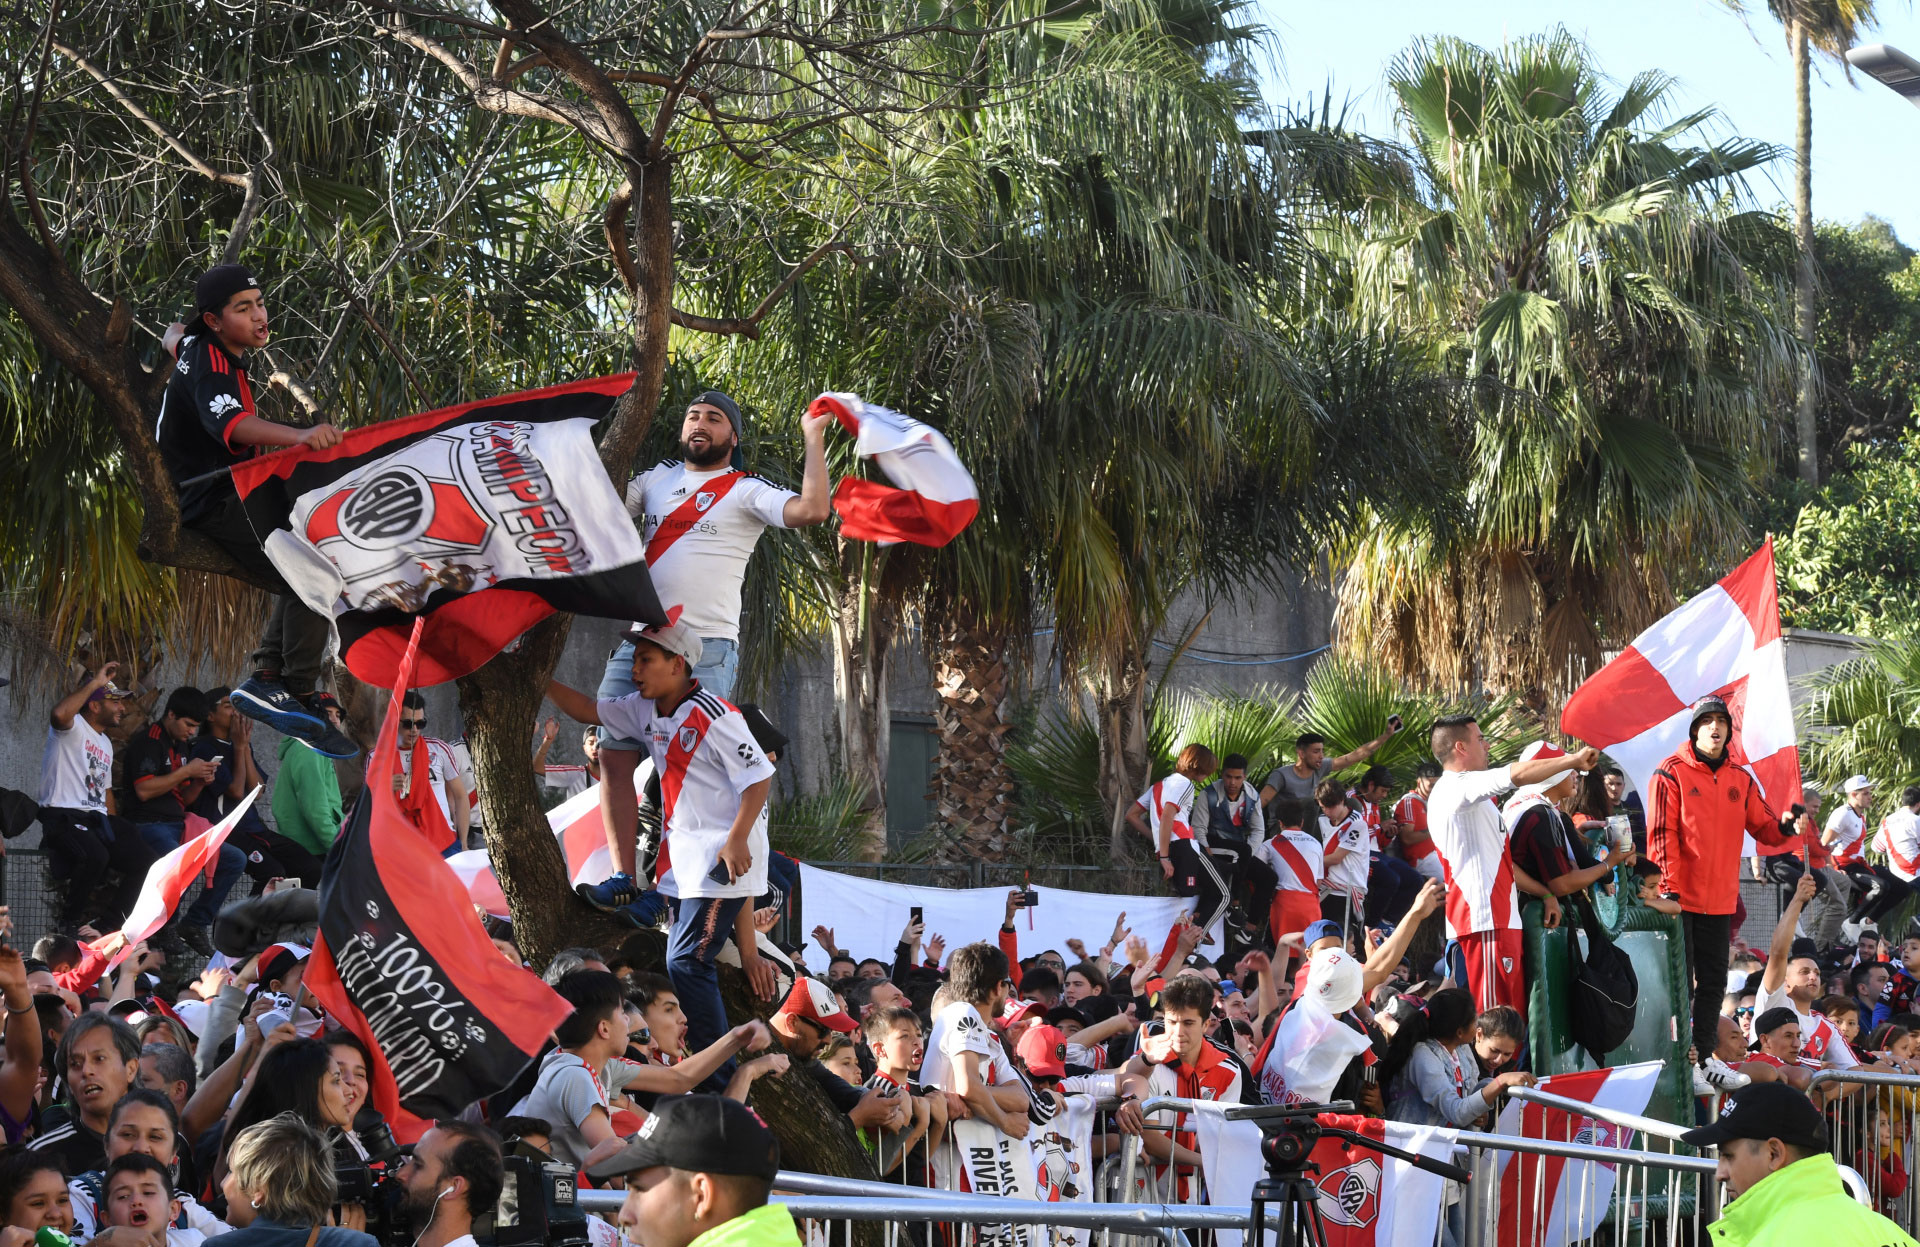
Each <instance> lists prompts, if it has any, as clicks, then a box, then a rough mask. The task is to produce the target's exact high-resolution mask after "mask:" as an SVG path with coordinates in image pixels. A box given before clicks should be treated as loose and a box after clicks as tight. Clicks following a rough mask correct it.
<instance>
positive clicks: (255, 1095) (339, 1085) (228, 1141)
mask: <svg viewBox="0 0 1920 1247" xmlns="http://www.w3.org/2000/svg"><path fill="white" fill-rule="evenodd" d="M288 1113H291V1114H292V1115H293V1116H295V1117H298V1118H299V1119H300V1120H301V1121H303V1122H305V1123H306V1124H307V1125H308V1126H310V1127H312V1128H313V1129H314V1130H316V1131H318V1132H320V1135H321V1137H322V1138H324V1139H325V1140H326V1142H327V1145H328V1146H329V1147H330V1148H331V1149H332V1152H333V1154H334V1156H335V1157H337V1158H338V1159H340V1160H342V1161H350V1160H365V1159H366V1158H367V1154H368V1150H367V1147H366V1145H365V1144H364V1143H363V1142H362V1141H361V1139H360V1136H359V1135H358V1133H356V1132H355V1130H354V1117H355V1109H354V1106H353V1105H352V1104H351V1103H350V1102H349V1094H348V1090H347V1082H346V1079H345V1078H344V1077H342V1075H341V1072H340V1068H339V1065H338V1063H337V1062H336V1060H335V1058H334V1050H333V1049H331V1048H329V1047H328V1046H327V1045H326V1044H325V1043H324V1042H322V1041H321V1040H318V1039H291V1040H287V1041H286V1042H284V1043H280V1044H278V1045H276V1046H274V1047H272V1048H270V1049H268V1050H267V1051H266V1053H265V1054H263V1055H262V1056H261V1058H260V1061H259V1065H258V1067H257V1069H256V1072H255V1075H254V1078H253V1081H252V1085H251V1086H250V1087H248V1088H247V1090H246V1091H245V1092H244V1093H242V1096H241V1099H240V1103H239V1104H238V1105H237V1106H235V1108H234V1110H233V1113H232V1114H231V1116H230V1117H229V1118H228V1120H227V1123H226V1130H225V1134H224V1136H223V1137H222V1139H221V1144H220V1159H219V1161H218V1162H217V1163H216V1164H215V1165H214V1167H213V1175H212V1180H213V1183H214V1184H215V1185H217V1186H220V1187H221V1189H223V1190H224V1189H225V1181H226V1177H227V1175H228V1173H229V1171H230V1170H231V1169H232V1165H233V1161H232V1152H233V1148H234V1147H235V1146H237V1144H238V1140H239V1136H240V1135H241V1134H242V1133H244V1132H245V1131H246V1129H247V1128H248V1127H249V1126H255V1125H258V1124H260V1123H261V1122H265V1121H270V1120H272V1119H274V1118H277V1117H280V1116H282V1115H284V1114H288ZM361 1124H362V1125H363V1126H368V1125H369V1124H370V1123H368V1122H366V1121H363V1122H362V1123H361ZM227 1211H228V1213H229V1214H231V1213H232V1211H233V1210H232V1208H231V1207H229V1208H228V1209H227ZM230 1223H232V1224H237V1223H233V1222H230Z"/></svg>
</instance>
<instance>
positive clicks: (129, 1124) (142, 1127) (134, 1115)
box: [67, 1087, 229, 1247]
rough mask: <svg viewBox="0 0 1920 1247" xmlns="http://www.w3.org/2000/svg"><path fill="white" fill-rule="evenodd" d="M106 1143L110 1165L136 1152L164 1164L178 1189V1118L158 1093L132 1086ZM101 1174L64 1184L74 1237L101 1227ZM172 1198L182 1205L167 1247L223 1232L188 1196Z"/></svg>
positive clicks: (180, 1246) (186, 1245)
mask: <svg viewBox="0 0 1920 1247" xmlns="http://www.w3.org/2000/svg"><path fill="white" fill-rule="evenodd" d="M106 1145H107V1163H108V1164H112V1163H113V1162H114V1161H116V1160H118V1159H119V1158H120V1157H122V1156H125V1155H127V1154H128V1153H130V1152H139V1153H141V1154H143V1155H146V1156H151V1157H153V1158H154V1159H155V1160H157V1161H159V1162H160V1163H161V1164H163V1165H165V1166H167V1168H168V1169H169V1170H171V1171H172V1172H173V1174H174V1179H175V1180H174V1185H175V1186H180V1185H182V1183H181V1182H180V1180H179V1162H180V1160H181V1157H180V1154H179V1147H180V1117H179V1114H178V1113H176V1112H175V1111H174V1107H173V1101H172V1100H169V1099H168V1098H167V1097H166V1096H164V1095H162V1094H160V1093H159V1092H158V1091H149V1090H147V1089H146V1088H145V1087H135V1088H134V1089H133V1090H131V1091H129V1092H127V1094H126V1098H124V1099H122V1100H121V1101H120V1103H118V1104H116V1105H114V1106H113V1116H112V1118H111V1119H110V1120H109V1121H108V1123H107V1140H106ZM105 1172H106V1171H105V1170H104V1169H100V1170H93V1171H91V1172H88V1173H83V1174H81V1175H80V1176H79V1177H77V1178H75V1179H73V1181H71V1182H69V1183H68V1184H67V1190H68V1192H69V1193H70V1194H71V1195H72V1197H73V1222H74V1224H75V1225H76V1226H78V1227H79V1234H78V1235H76V1237H78V1236H86V1237H91V1236H92V1235H93V1232H94V1230H95V1229H96V1228H97V1226H98V1224H99V1211H98V1210H99V1207H100V1203H101V1198H102V1194H103V1190H102V1186H101V1181H102V1177H103V1175H104V1174H105ZM174 1198H175V1199H177V1200H179V1201H180V1216H179V1218H178V1219H177V1220H176V1221H175V1222H174V1224H173V1225H172V1226H171V1227H169V1229H168V1230H167V1244H168V1247H194V1245H195V1244H197V1243H199V1242H200V1241H201V1240H202V1239H206V1238H212V1237H213V1236H214V1235H216V1234H225V1233H226V1232H227V1230H228V1228H229V1227H228V1226H227V1224H226V1222H224V1221H222V1220H220V1219H219V1218H218V1217H216V1216H214V1215H213V1213H211V1212H209V1211H208V1210H207V1209H206V1208H205V1207H204V1206H202V1205H201V1203H200V1202H199V1201H198V1200H196V1199H195V1198H194V1197H193V1196H192V1195H190V1194H187V1193H185V1192H183V1191H178V1190H176V1191H175V1193H174Z"/></svg>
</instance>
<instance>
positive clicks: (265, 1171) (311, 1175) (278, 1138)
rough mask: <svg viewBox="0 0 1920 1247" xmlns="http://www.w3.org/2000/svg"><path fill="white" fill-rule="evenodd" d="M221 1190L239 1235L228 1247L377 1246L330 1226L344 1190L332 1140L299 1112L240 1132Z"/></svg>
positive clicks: (231, 1236) (225, 1243)
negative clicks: (335, 1166) (338, 1179)
mask: <svg viewBox="0 0 1920 1247" xmlns="http://www.w3.org/2000/svg"><path fill="white" fill-rule="evenodd" d="M226 1164H227V1171H226V1176H225V1178H223V1179H222V1181H221V1183H220V1191H221V1194H223V1195H224V1196H226V1201H227V1221H228V1223H229V1224H231V1225H232V1226H233V1232H232V1233H231V1234H228V1235H225V1236H224V1237H223V1238H222V1239H221V1244H222V1247H379V1244H378V1241H377V1240H376V1239H375V1238H374V1237H373V1236H372V1235H371V1234H363V1233H361V1232H360V1231H358V1230H350V1229H345V1228H343V1227H341V1226H336V1225H329V1224H327V1222H328V1220H329V1219H330V1217H331V1215H332V1211H333V1204H334V1197H335V1195H336V1194H337V1193H338V1188H337V1187H336V1186H335V1184H334V1179H333V1150H332V1148H331V1147H330V1146H329V1145H328V1142H327V1139H326V1136H324V1135H323V1134H321V1133H320V1131H319V1130H318V1129H316V1128H315V1127H314V1126H313V1125H312V1124H311V1123H309V1122H308V1121H306V1120H303V1119H302V1118H301V1117H300V1116H299V1115H298V1114H295V1113H281V1114H279V1115H278V1116H276V1117H269V1118H267V1119H266V1120H264V1121H256V1122H254V1123H252V1124H251V1125H248V1126H245V1127H243V1128H242V1129H240V1130H239V1131H238V1132H237V1133H236V1134H235V1135H234V1138H233V1142H232V1146H231V1147H229V1148H228V1150H227V1156H226Z"/></svg>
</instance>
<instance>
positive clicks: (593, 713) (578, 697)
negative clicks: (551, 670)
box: [547, 680, 600, 724]
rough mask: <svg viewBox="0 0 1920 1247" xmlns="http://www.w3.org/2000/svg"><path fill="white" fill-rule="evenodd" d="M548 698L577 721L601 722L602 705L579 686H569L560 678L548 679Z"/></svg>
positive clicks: (562, 711)
mask: <svg viewBox="0 0 1920 1247" xmlns="http://www.w3.org/2000/svg"><path fill="white" fill-rule="evenodd" d="M547 700H548V701H550V702H552V703H553V704H554V705H556V706H558V707H560V712H561V713H562V714H564V715H566V716H567V717H568V718H569V719H572V720H573V721H575V722H576V723H594V724H597V723H599V722H600V706H599V703H597V702H595V701H594V699H593V698H591V697H589V696H587V695H586V694H585V693H583V692H581V691H580V690H579V689H577V688H568V687H567V686H566V685H564V684H562V683H560V681H558V680H548V681H547Z"/></svg>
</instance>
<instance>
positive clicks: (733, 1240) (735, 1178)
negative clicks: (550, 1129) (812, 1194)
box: [587, 1095, 800, 1247]
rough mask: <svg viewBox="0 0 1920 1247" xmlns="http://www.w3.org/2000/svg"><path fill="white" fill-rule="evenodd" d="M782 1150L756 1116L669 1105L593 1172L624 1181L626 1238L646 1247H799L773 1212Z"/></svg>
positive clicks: (735, 1106) (715, 1103)
mask: <svg viewBox="0 0 1920 1247" xmlns="http://www.w3.org/2000/svg"><path fill="white" fill-rule="evenodd" d="M779 1172H780V1144H779V1142H778V1141H777V1140H775V1139H774V1137H773V1131H771V1130H769V1129H767V1125H766V1123H765V1122H763V1121H761V1120H760V1117H759V1115H758V1114H757V1113H755V1112H754V1111H753V1110H752V1109H750V1108H748V1107H747V1106H746V1105H744V1104H741V1103H739V1102H737V1101H735V1100H729V1099H727V1098H726V1097H724V1096H717V1095H670V1096H663V1097H662V1098H661V1099H660V1101H659V1103H657V1104H655V1105H654V1106H653V1113H652V1114H651V1115H650V1116H649V1117H648V1118H647V1120H646V1123H645V1124H644V1125H642V1126H641V1127H640V1129H639V1131H638V1132H637V1133H635V1134H634V1136H633V1138H632V1139H631V1140H629V1141H628V1143H627V1145H626V1147H624V1148H622V1149H621V1150H620V1151H618V1152H616V1153H615V1154H614V1155H612V1156H609V1157H607V1158H606V1159H605V1160H603V1161H601V1162H599V1163H598V1164H596V1165H591V1166H589V1167H588V1168H587V1176H588V1177H590V1178H593V1179H594V1180H595V1181H605V1180H606V1179H609V1178H623V1179H625V1181H626V1187H627V1198H626V1201H625V1202H624V1203H622V1204H621V1205H620V1229H621V1231H622V1232H624V1233H625V1234H626V1236H627V1238H628V1239H629V1240H631V1241H632V1242H635V1243H638V1244H639V1245H640V1247H688V1245H689V1244H691V1243H694V1242H698V1243H699V1244H700V1247H799V1245H800V1235H799V1234H798V1233H797V1232H796V1231H795V1230H794V1227H793V1217H792V1216H791V1215H790V1214H789V1213H788V1212H787V1210H786V1209H785V1208H784V1207H781V1206H780V1205H778V1204H769V1203H768V1202H767V1196H768V1195H769V1194H770V1193H771V1192H772V1190H773V1180H774V1178H775V1176H776V1175H778V1173H779Z"/></svg>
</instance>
